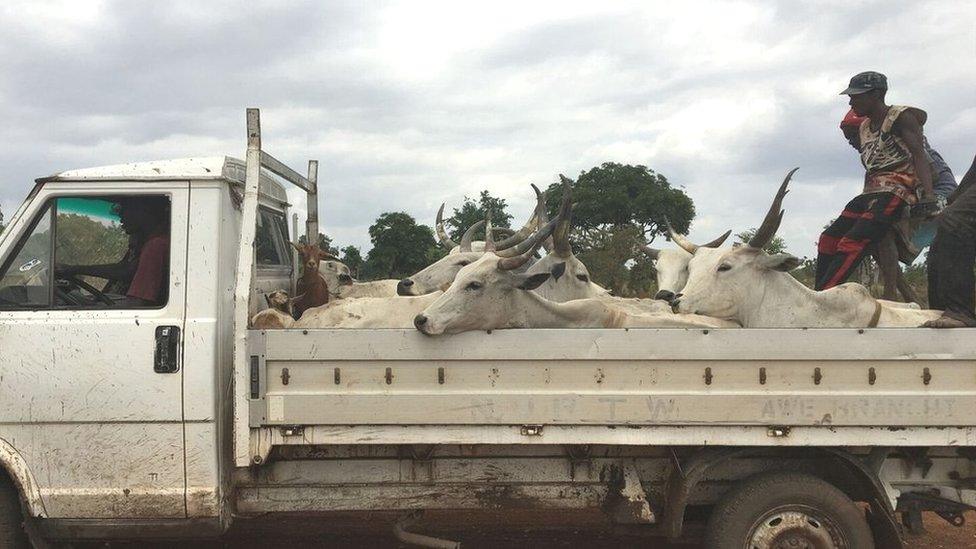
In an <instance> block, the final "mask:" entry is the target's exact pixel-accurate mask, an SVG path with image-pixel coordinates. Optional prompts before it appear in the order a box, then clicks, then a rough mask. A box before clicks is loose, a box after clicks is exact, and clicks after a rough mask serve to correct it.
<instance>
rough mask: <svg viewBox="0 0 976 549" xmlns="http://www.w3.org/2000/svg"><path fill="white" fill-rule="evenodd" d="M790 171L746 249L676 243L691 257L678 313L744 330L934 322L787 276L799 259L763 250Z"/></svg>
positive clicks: (865, 295) (778, 216)
mask: <svg viewBox="0 0 976 549" xmlns="http://www.w3.org/2000/svg"><path fill="white" fill-rule="evenodd" d="M795 171H796V170H795V169H794V170H793V171H791V172H790V173H789V174H788V175H787V176H786V179H784V180H783V183H782V185H780V188H779V192H777V194H776V198H775V199H774V200H773V204H772V206H771V207H770V209H769V212H768V213H767V214H766V219H765V220H764V221H763V224H762V226H761V227H760V228H759V230H757V231H756V235H755V236H754V237H753V238H752V240H750V241H749V242H748V243H747V244H745V245H742V246H736V247H733V248H731V249H728V248H726V249H713V248H703V247H696V246H695V245H694V244H691V243H690V242H687V241H684V240H678V241H677V242H678V243H679V244H680V245H682V247H684V248H685V249H686V250H687V251H688V252H689V253H691V254H693V255H694V257H692V259H691V261H690V262H689V263H688V283H687V285H685V288H684V290H683V291H682V292H681V293H680V294H679V295H677V296H676V298H675V301H674V302H673V303H674V305H675V307H676V309H677V311H678V312H681V313H695V314H703V315H709V316H716V317H719V318H725V319H729V320H735V321H737V322H739V323H740V324H742V326H744V327H747V328H786V327H790V328H807V327H809V328H818V327H823V328H826V327H854V328H863V327H875V326H879V327H887V326H919V325H921V324H922V323H923V322H925V321H927V320H933V319H936V318H938V317H939V316H940V315H941V311H933V310H921V309H914V308H910V307H906V306H905V305H904V304H899V305H898V306H893V305H892V304H890V303H886V302H882V301H879V300H877V299H875V298H873V297H871V294H870V293H869V292H868V290H867V288H865V287H864V286H861V285H860V284H854V283H849V284H842V285H840V286H836V287H834V288H831V289H829V290H824V291H815V290H811V289H809V288H807V287H806V286H804V285H803V284H801V283H800V282H799V281H798V280H796V279H795V278H793V277H792V276H790V275H789V274H788V271H790V270H792V269H794V268H796V267H797V266H798V265H799V264H800V260H799V259H797V258H796V257H794V256H792V255H789V254H776V255H769V254H767V253H766V252H764V251H762V249H761V248H762V247H763V246H765V245H766V244H767V243H768V242H769V241H770V240H771V239H772V238H773V236H774V235H775V234H776V230H777V229H778V228H779V224H780V221H781V220H782V217H783V210H782V209H781V205H782V202H783V197H784V196H786V192H787V191H786V186H787V184H788V183H789V181H790V177H791V176H792V175H793V172H795Z"/></svg>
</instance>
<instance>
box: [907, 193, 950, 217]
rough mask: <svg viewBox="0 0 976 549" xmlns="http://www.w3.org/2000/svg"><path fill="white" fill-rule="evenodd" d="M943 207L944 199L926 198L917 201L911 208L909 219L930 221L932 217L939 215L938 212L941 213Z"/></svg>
mask: <svg viewBox="0 0 976 549" xmlns="http://www.w3.org/2000/svg"><path fill="white" fill-rule="evenodd" d="M944 207H945V199H944V198H941V197H939V198H936V197H935V196H926V197H923V198H922V199H921V200H919V201H918V203H917V204H915V205H914V206H912V210H911V217H912V218H914V219H932V218H933V217H935V216H937V215H939V212H941V211H942V208H944Z"/></svg>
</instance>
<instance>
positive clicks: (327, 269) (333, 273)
mask: <svg viewBox="0 0 976 549" xmlns="http://www.w3.org/2000/svg"><path fill="white" fill-rule="evenodd" d="M319 272H320V273H321V274H322V277H323V278H325V282H326V283H327V284H328V285H329V288H336V289H337V290H338V288H339V286H349V285H351V284H352V283H353V282H355V280H354V279H353V277H352V271H350V270H349V267H348V266H347V265H346V264H345V263H343V262H341V261H335V260H328V261H322V262H321V263H319Z"/></svg>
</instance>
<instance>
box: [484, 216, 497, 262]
mask: <svg viewBox="0 0 976 549" xmlns="http://www.w3.org/2000/svg"><path fill="white" fill-rule="evenodd" d="M494 251H495V238H494V237H493V236H492V235H491V210H488V215H486V216H485V252H494Z"/></svg>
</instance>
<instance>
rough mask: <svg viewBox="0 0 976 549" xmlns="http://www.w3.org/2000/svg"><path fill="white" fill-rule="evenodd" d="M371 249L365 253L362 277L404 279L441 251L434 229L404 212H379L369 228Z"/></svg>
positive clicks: (425, 264)
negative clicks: (380, 213) (419, 222)
mask: <svg viewBox="0 0 976 549" xmlns="http://www.w3.org/2000/svg"><path fill="white" fill-rule="evenodd" d="M369 239H370V241H371V242H372V243H373V248H372V249H371V250H370V251H369V253H368V254H367V255H366V262H365V264H364V265H363V269H362V271H363V273H362V274H363V278H364V279H366V280H375V279H378V278H405V277H407V276H410V275H412V274H414V273H415V272H417V271H419V270H420V269H423V268H424V267H426V266H427V265H428V264H430V262H431V258H432V257H433V258H434V259H435V260H436V259H437V257H439V255H438V254H441V255H442V254H443V252H442V251H441V250H440V248H439V246H437V243H436V242H435V241H434V231H433V230H432V229H431V228H430V227H428V226H426V225H418V224H417V221H416V220H415V219H414V218H413V217H411V216H410V215H409V214H406V213H404V212H387V213H384V214H382V215H380V216H379V217H378V218H377V219H376V222H375V223H373V224H372V225H371V226H370V227H369Z"/></svg>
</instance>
